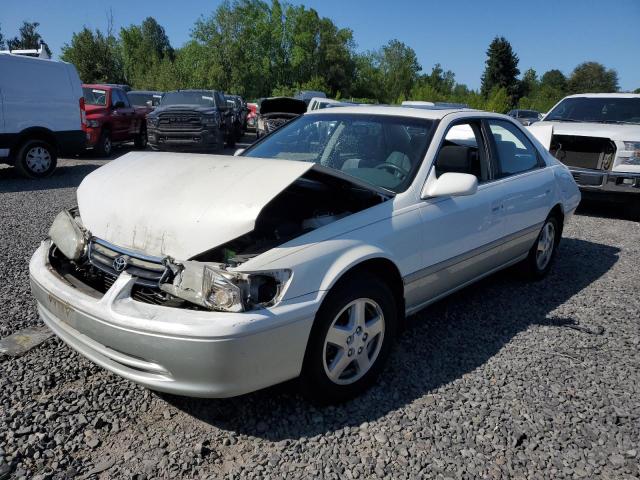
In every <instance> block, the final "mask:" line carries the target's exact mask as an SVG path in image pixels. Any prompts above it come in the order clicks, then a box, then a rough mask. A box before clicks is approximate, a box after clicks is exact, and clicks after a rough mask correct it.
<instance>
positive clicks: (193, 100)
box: [160, 91, 215, 107]
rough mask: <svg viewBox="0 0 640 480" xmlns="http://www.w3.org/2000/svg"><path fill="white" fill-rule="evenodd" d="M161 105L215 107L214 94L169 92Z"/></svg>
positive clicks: (204, 92) (205, 92)
mask: <svg viewBox="0 0 640 480" xmlns="http://www.w3.org/2000/svg"><path fill="white" fill-rule="evenodd" d="M160 105H162V106H163V107H164V106H166V105H202V106H203V107H213V106H215V103H214V102H213V92H207V91H201V92H167V93H165V94H164V97H162V100H161V101H160Z"/></svg>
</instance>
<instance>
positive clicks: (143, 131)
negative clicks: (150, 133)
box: [133, 125, 148, 150]
mask: <svg viewBox="0 0 640 480" xmlns="http://www.w3.org/2000/svg"><path fill="white" fill-rule="evenodd" d="M147 140H148V139H147V127H145V126H144V125H143V126H142V127H140V133H139V134H138V135H137V136H136V138H135V139H134V141H133V143H134V145H135V146H136V148H138V149H140V150H144V149H145V148H147Z"/></svg>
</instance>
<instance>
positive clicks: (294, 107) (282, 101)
mask: <svg viewBox="0 0 640 480" xmlns="http://www.w3.org/2000/svg"><path fill="white" fill-rule="evenodd" d="M306 111H307V104H306V103H304V101H302V100H297V99H295V98H291V97H273V98H265V99H264V100H262V103H260V114H261V115H265V114H267V113H276V112H278V113H293V114H295V115H300V114H302V113H305V112H306Z"/></svg>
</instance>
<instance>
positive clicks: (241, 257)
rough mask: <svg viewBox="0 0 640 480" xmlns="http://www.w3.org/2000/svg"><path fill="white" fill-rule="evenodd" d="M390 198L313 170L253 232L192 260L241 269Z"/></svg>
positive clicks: (286, 192) (266, 210)
mask: <svg viewBox="0 0 640 480" xmlns="http://www.w3.org/2000/svg"><path fill="white" fill-rule="evenodd" d="M387 198H388V197H384V196H382V195H381V194H379V193H376V192H373V191H371V190H368V189H365V188H360V187H358V186H356V185H354V184H353V183H351V182H349V181H347V180H343V179H340V178H337V177H333V176H329V175H325V174H323V173H321V172H318V171H316V170H310V171H309V172H307V173H306V174H305V175H303V176H302V177H300V178H299V179H298V180H296V181H295V182H294V183H293V184H291V185H290V186H289V187H288V188H286V189H285V190H284V191H282V192H281V193H280V194H279V195H278V196H277V197H275V198H274V199H273V200H272V201H271V202H270V203H269V204H267V205H266V206H265V208H264V209H263V210H262V212H260V215H259V216H258V218H257V219H256V226H255V229H254V230H253V231H252V232H249V233H247V234H246V235H242V236H241V237H239V238H236V239H234V240H231V241H230V242H227V243H225V244H224V245H220V246H218V247H216V248H214V249H212V250H209V251H207V252H204V253H202V254H200V255H197V256H195V257H194V258H193V259H192V260H198V261H208V262H220V263H225V264H229V265H231V266H237V265H240V264H242V263H243V262H245V261H247V260H249V259H250V258H252V257H255V256H256V255H259V254H261V253H263V252H266V251H267V250H270V249H272V248H274V247H277V246H278V245H282V244H283V243H286V242H288V241H289V240H292V239H294V238H296V237H299V236H301V235H304V234H305V233H308V232H310V231H312V230H315V229H317V228H320V227H323V226H325V225H328V224H330V223H333V222H335V221H336V220H340V219H341V218H344V217H346V216H348V215H351V214H353V213H356V212H359V211H361V210H365V209H367V208H369V207H372V206H374V205H377V204H379V203H381V202H383V201H385V200H387Z"/></svg>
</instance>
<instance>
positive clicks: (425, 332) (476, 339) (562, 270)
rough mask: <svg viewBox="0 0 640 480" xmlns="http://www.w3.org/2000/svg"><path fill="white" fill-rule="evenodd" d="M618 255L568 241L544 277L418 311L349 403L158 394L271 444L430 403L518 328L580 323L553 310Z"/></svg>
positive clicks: (289, 390) (274, 391)
mask: <svg viewBox="0 0 640 480" xmlns="http://www.w3.org/2000/svg"><path fill="white" fill-rule="evenodd" d="M618 252H619V249H617V248H614V247H610V246H607V245H601V244H597V243H592V242H587V241H583V240H577V239H564V240H563V243H562V245H561V248H560V250H559V252H558V253H559V255H558V257H557V258H556V263H555V265H554V266H553V268H552V271H551V273H550V274H549V276H548V277H547V278H545V279H544V280H543V281H540V282H528V281H526V280H524V279H523V278H522V276H521V275H519V274H518V273H517V271H516V270H515V269H513V268H512V269H509V270H506V271H503V272H500V273H498V274H496V275H493V276H491V277H489V278H487V279H485V280H483V281H481V282H479V283H477V284H476V285H475V286H473V287H471V288H466V289H464V290H461V291H460V292H457V293H455V294H453V295H451V296H449V297H448V298H446V299H444V300H442V301H440V302H438V303H436V304H434V305H432V306H431V307H429V308H427V309H425V310H423V311H422V312H420V313H418V314H416V315H414V316H413V317H411V318H410V319H409V325H408V328H407V329H406V331H405V332H404V333H403V334H402V335H401V337H400V338H399V339H398V341H397V343H396V348H395V350H394V352H393V354H392V356H391V358H390V362H389V365H388V367H387V368H386V369H385V372H384V373H383V374H382V375H381V377H380V379H379V381H378V384H377V385H376V386H374V387H373V388H372V389H371V390H369V391H368V392H367V393H365V394H364V395H362V396H360V397H358V398H356V399H354V400H352V401H350V402H348V403H346V404H344V405H338V406H332V407H325V408H319V407H315V406H313V405H311V404H310V403H308V402H307V401H305V400H304V399H302V398H301V397H300V396H299V395H298V393H297V391H296V388H295V387H296V383H295V381H291V382H287V383H285V384H282V385H278V386H275V387H271V388H268V389H265V390H262V391H259V392H255V393H252V394H248V395H244V396H241V397H236V398H231V399H221V400H211V399H209V400H207V399H192V398H184V397H176V396H171V395H165V394H161V397H162V398H163V399H165V400H166V401H167V402H169V403H170V404H172V405H173V406H175V407H176V408H178V409H180V410H182V411H184V412H186V413H187V414H189V415H192V416H193V417H195V418H197V419H200V420H202V421H203V422H206V423H208V424H211V425H214V426H216V427H218V428H221V429H225V430H228V431H230V432H235V433H243V434H246V435H252V436H257V437H263V438H266V439H268V440H272V441H279V440H284V439H295V438H300V437H310V436H314V435H318V434H321V433H323V432H326V431H335V430H339V429H342V428H344V427H345V426H351V427H353V426H358V425H360V424H361V423H363V422H367V421H374V420H377V419H379V418H380V417H383V416H385V415H386V414H388V413H389V412H392V411H394V410H396V409H399V408H402V407H403V406H405V405H407V404H409V403H413V402H419V403H422V404H423V405H424V408H429V407H428V405H429V404H430V402H432V401H436V400H435V399H434V398H433V397H430V396H428V394H430V393H433V392H434V391H435V390H436V389H437V388H438V387H440V386H442V385H445V384H448V383H450V382H452V381H454V380H456V379H460V378H461V377H462V376H463V375H464V374H466V373H468V372H471V371H473V370H475V369H477V368H478V367H480V366H482V365H483V364H484V363H485V362H487V361H488V360H489V359H490V358H491V357H492V356H494V355H495V354H496V353H498V352H499V351H500V349H502V348H503V346H504V345H506V344H507V343H508V342H509V341H510V340H511V339H512V338H513V337H514V336H515V335H516V334H518V333H519V332H522V331H524V330H526V329H527V328H529V327H530V326H536V325H541V326H547V327H551V328H562V327H565V326H570V325H575V324H576V322H575V320H574V319H571V318H555V317H551V316H550V312H552V311H553V310H555V309H556V308H557V307H558V306H559V305H561V304H563V303H564V302H566V301H567V300H568V299H569V298H571V297H572V296H574V295H576V294H577V293H579V292H580V291H581V290H583V289H584V288H585V287H587V286H588V285H590V284H591V283H592V282H594V281H595V280H597V279H598V278H599V277H601V276H602V275H604V274H605V273H606V272H607V271H608V270H609V269H610V268H611V267H612V266H613V265H614V263H615V262H616V261H617V259H618ZM551 334H552V335H553V333H551Z"/></svg>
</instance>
